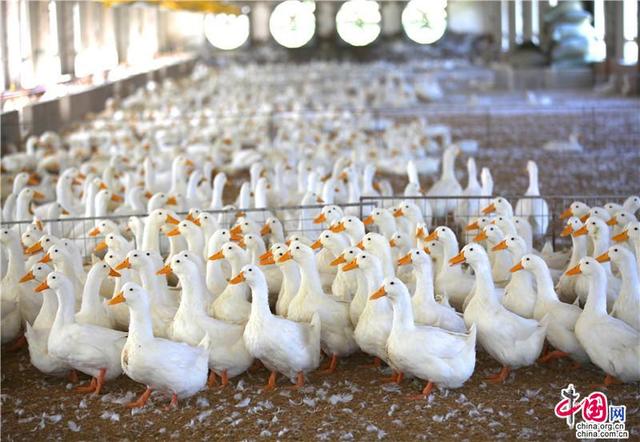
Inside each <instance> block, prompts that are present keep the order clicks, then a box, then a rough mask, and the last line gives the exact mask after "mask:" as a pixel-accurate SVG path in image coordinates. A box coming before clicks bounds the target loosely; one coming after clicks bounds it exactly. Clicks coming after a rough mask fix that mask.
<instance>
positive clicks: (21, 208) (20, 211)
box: [16, 194, 31, 221]
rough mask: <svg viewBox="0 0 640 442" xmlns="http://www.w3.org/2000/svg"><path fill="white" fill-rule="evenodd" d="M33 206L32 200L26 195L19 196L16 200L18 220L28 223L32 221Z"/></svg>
mask: <svg viewBox="0 0 640 442" xmlns="http://www.w3.org/2000/svg"><path fill="white" fill-rule="evenodd" d="M30 204H31V198H26V197H25V195H24V194H22V195H18V198H17V199H16V220H17V221H27V220H29V219H31V213H29V205H30Z"/></svg>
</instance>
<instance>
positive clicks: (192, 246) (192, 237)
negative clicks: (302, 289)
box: [185, 228, 204, 256]
mask: <svg viewBox="0 0 640 442" xmlns="http://www.w3.org/2000/svg"><path fill="white" fill-rule="evenodd" d="M185 238H186V240H187V248H188V249H189V251H190V252H192V253H194V254H196V255H198V256H199V255H201V254H202V251H203V250H204V234H203V233H202V230H200V229H199V228H195V229H193V231H191V232H189V234H188V235H185Z"/></svg>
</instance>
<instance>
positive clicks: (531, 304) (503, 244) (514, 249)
mask: <svg viewBox="0 0 640 442" xmlns="http://www.w3.org/2000/svg"><path fill="white" fill-rule="evenodd" d="M492 250H493V251H494V252H496V251H500V250H508V251H509V252H510V253H511V255H512V256H513V262H512V263H513V265H514V266H515V265H516V264H517V263H519V262H520V260H521V259H522V257H523V256H524V255H525V254H526V253H527V245H526V244H525V242H524V240H523V239H522V238H520V237H519V236H517V235H516V236H507V237H506V238H505V239H503V240H502V241H500V242H499V243H498V244H496V245H495V246H493V248H492ZM512 273H513V272H512ZM502 305H504V306H505V307H506V308H507V309H508V310H510V311H512V312H513V313H515V314H517V315H520V316H522V317H524V318H533V313H534V308H535V305H536V290H535V287H534V280H533V278H532V276H531V274H530V273H529V272H520V273H513V274H512V276H511V279H510V280H509V282H508V283H507V285H506V286H505V287H504V296H503V297H502ZM536 319H538V318H536Z"/></svg>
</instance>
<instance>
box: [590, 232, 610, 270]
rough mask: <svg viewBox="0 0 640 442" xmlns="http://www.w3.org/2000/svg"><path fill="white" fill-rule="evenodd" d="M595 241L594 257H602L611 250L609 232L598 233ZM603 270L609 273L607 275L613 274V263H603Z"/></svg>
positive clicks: (594, 237) (593, 238)
mask: <svg viewBox="0 0 640 442" xmlns="http://www.w3.org/2000/svg"><path fill="white" fill-rule="evenodd" d="M592 241H593V256H600V255H602V254H603V253H605V252H606V251H607V250H609V232H608V231H607V232H606V233H605V232H598V234H596V235H595V236H593V237H592ZM602 268H603V269H604V271H605V272H606V273H607V275H610V274H611V263H609V262H603V263H602Z"/></svg>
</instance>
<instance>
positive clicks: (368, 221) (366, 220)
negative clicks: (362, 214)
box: [362, 215, 373, 226]
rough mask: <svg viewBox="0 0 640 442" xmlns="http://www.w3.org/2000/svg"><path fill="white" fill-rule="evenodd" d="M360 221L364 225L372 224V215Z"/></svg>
mask: <svg viewBox="0 0 640 442" xmlns="http://www.w3.org/2000/svg"><path fill="white" fill-rule="evenodd" d="M362 222H363V223H364V225H365V226H368V225H370V224H373V215H369V216H368V217H366V218H365V219H363V220H362Z"/></svg>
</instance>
